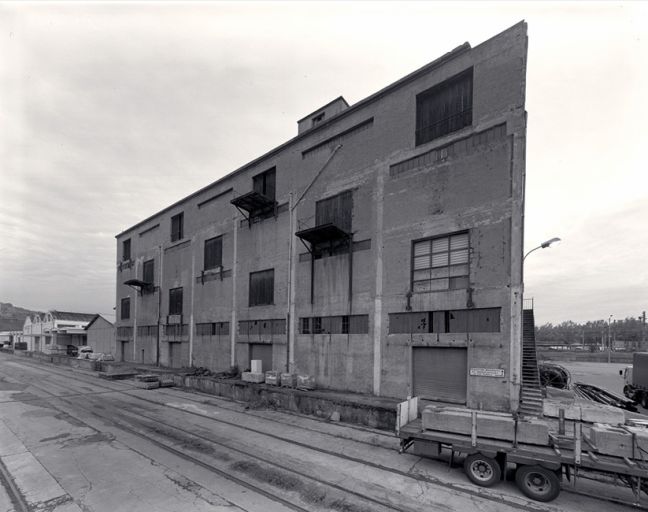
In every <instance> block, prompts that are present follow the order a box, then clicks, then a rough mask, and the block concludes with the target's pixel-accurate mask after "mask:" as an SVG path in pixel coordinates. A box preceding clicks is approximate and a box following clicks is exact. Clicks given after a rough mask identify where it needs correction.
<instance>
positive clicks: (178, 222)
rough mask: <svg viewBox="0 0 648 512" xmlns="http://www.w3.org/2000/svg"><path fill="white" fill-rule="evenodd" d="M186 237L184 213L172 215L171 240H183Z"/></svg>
mask: <svg viewBox="0 0 648 512" xmlns="http://www.w3.org/2000/svg"><path fill="white" fill-rule="evenodd" d="M183 237H184V213H183V212H180V213H179V214H178V215H174V216H173V217H171V241H172V242H175V241H176V240H181V239H182V238H183Z"/></svg>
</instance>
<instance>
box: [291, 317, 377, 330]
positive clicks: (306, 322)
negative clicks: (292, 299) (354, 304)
mask: <svg viewBox="0 0 648 512" xmlns="http://www.w3.org/2000/svg"><path fill="white" fill-rule="evenodd" d="M299 325H300V330H301V333H302V334H367V333H368V332H369V315H350V316H349V315H343V316H314V317H304V318H300V321H299Z"/></svg>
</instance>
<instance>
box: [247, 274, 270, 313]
mask: <svg viewBox="0 0 648 512" xmlns="http://www.w3.org/2000/svg"><path fill="white" fill-rule="evenodd" d="M268 304H274V269H270V270H262V271H261V272H251V273H250V306H264V305H268Z"/></svg>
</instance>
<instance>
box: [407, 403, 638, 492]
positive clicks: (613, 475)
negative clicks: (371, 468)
mask: <svg viewBox="0 0 648 512" xmlns="http://www.w3.org/2000/svg"><path fill="white" fill-rule="evenodd" d="M412 401H414V403H412ZM416 409H417V403H416V399H410V400H409V401H408V402H403V403H402V404H399V413H398V416H397V435H398V437H399V438H400V450H399V453H403V452H405V451H406V450H408V449H410V448H411V447H415V451H416V453H417V455H420V456H424V457H429V458H440V457H441V454H442V451H443V450H448V451H449V452H450V460H449V464H450V465H452V463H453V461H454V457H455V455H457V454H463V455H466V458H465V460H464V465H463V467H464V471H465V473H466V475H467V476H468V478H469V479H470V480H471V481H472V482H473V483H474V484H476V485H479V486H482V487H491V486H493V485H496V484H497V483H498V482H499V481H500V480H501V479H503V478H504V477H505V474H506V469H507V465H508V464H514V465H515V468H516V469H515V483H516V485H517V487H518V488H519V489H520V490H521V491H522V493H523V494H524V495H526V496H527V497H529V498H531V499H534V500H537V501H542V502H548V501H552V500H553V499H555V498H556V497H557V496H558V495H559V494H560V490H561V483H562V481H563V479H564V480H567V481H568V482H569V484H570V485H571V486H572V487H576V482H577V480H578V478H579V477H580V476H581V475H582V476H587V475H591V474H592V473H594V474H596V475H599V476H602V477H604V478H607V479H608V480H609V481H610V482H621V483H623V484H624V485H626V486H628V487H629V488H630V489H631V490H632V493H633V496H634V501H633V502H632V504H634V505H640V504H641V494H642V492H643V493H645V494H648V458H647V456H648V454H645V453H643V451H642V450H640V449H639V447H638V446H637V450H636V452H635V453H636V457H633V458H628V457H615V456H611V455H603V454H600V453H597V449H596V446H594V445H593V444H592V443H591V442H590V441H589V440H588V438H587V437H586V436H583V432H582V424H580V423H577V424H576V425H577V428H574V435H573V436H565V435H557V434H550V441H549V445H548V446H537V445H531V444H522V443H517V442H515V441H506V440H501V439H488V438H483V437H480V436H479V433H478V432H477V429H476V424H477V422H476V420H475V418H476V413H475V412H473V414H472V428H471V431H472V433H471V435H462V434H455V433H450V432H442V431H436V430H430V429H424V428H423V424H422V421H421V419H420V418H417V417H416V416H415V414H414V412H413V410H416ZM403 410H405V412H403ZM635 444H636V441H635Z"/></svg>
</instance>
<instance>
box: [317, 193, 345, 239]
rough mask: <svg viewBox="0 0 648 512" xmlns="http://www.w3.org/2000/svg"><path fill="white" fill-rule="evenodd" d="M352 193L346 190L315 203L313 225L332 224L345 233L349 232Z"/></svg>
mask: <svg viewBox="0 0 648 512" xmlns="http://www.w3.org/2000/svg"><path fill="white" fill-rule="evenodd" d="M352 213H353V193H352V191H351V190H346V191H344V192H342V193H340V194H337V195H335V196H333V197H329V198H327V199H322V200H321V201H317V203H315V225H316V226H322V225H324V224H334V225H336V226H337V227H338V228H340V229H341V230H343V231H346V232H347V233H350V232H351V223H352Z"/></svg>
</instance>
